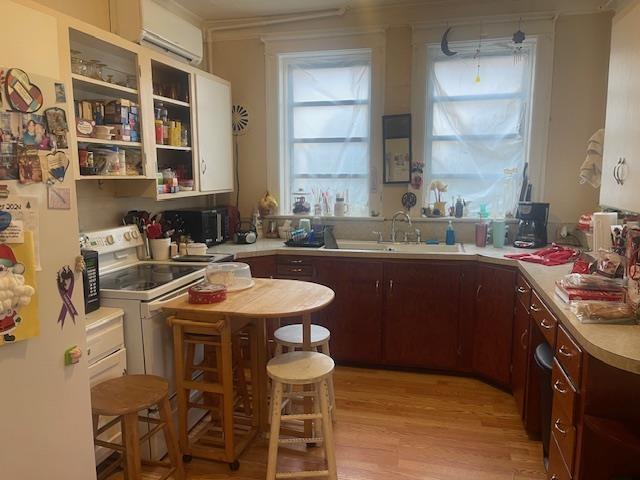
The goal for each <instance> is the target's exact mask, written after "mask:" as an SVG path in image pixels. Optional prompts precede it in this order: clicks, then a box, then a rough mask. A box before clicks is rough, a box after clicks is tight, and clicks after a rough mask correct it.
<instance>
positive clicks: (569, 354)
mask: <svg viewBox="0 0 640 480" xmlns="http://www.w3.org/2000/svg"><path fill="white" fill-rule="evenodd" d="M558 353H559V354H560V355H564V356H565V357H567V358H571V357H573V353H572V352H571V350H569V349H568V348H567V346H566V345H560V348H559V349H558Z"/></svg>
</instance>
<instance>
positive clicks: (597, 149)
mask: <svg viewBox="0 0 640 480" xmlns="http://www.w3.org/2000/svg"><path fill="white" fill-rule="evenodd" d="M603 148H604V129H603V128H601V129H600V130H598V131H597V132H596V133H594V134H593V135H592V136H591V138H590V139H589V144H588V145H587V158H585V160H584V163H583V164H582V166H581V167H580V174H579V175H578V177H579V181H580V184H581V185H582V184H584V183H588V184H589V185H591V186H592V187H593V188H599V187H600V180H601V178H602V150H603Z"/></svg>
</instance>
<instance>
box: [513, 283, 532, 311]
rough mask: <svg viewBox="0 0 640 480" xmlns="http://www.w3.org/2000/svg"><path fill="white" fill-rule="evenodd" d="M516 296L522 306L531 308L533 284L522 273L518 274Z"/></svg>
mask: <svg viewBox="0 0 640 480" xmlns="http://www.w3.org/2000/svg"><path fill="white" fill-rule="evenodd" d="M516 296H517V297H518V301H519V302H520V303H521V304H522V306H523V307H525V308H526V309H527V310H529V307H530V305H531V285H529V283H528V282H527V281H526V280H525V278H524V277H523V276H522V275H518V278H517V280H516Z"/></svg>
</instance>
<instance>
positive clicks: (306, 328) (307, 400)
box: [302, 313, 315, 438]
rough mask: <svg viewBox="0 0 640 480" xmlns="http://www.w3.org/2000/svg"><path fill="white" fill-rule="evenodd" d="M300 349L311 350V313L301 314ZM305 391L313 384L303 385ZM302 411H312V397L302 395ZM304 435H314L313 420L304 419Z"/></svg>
mask: <svg viewBox="0 0 640 480" xmlns="http://www.w3.org/2000/svg"><path fill="white" fill-rule="evenodd" d="M302 349H303V350H304V351H306V352H308V351H310V350H311V314H310V313H305V314H304V315H303V316H302ZM304 390H305V391H311V390H313V385H305V386H304ZM303 401H304V413H312V412H313V398H312V397H304V400H303ZM304 436H305V437H307V438H311V437H314V436H315V435H314V433H313V421H312V420H305V421H304Z"/></svg>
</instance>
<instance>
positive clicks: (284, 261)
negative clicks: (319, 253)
mask: <svg viewBox="0 0 640 480" xmlns="http://www.w3.org/2000/svg"><path fill="white" fill-rule="evenodd" d="M276 263H277V264H278V266H280V265H290V266H293V267H312V266H313V260H312V259H311V258H309V257H288V256H277V257H276Z"/></svg>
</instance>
